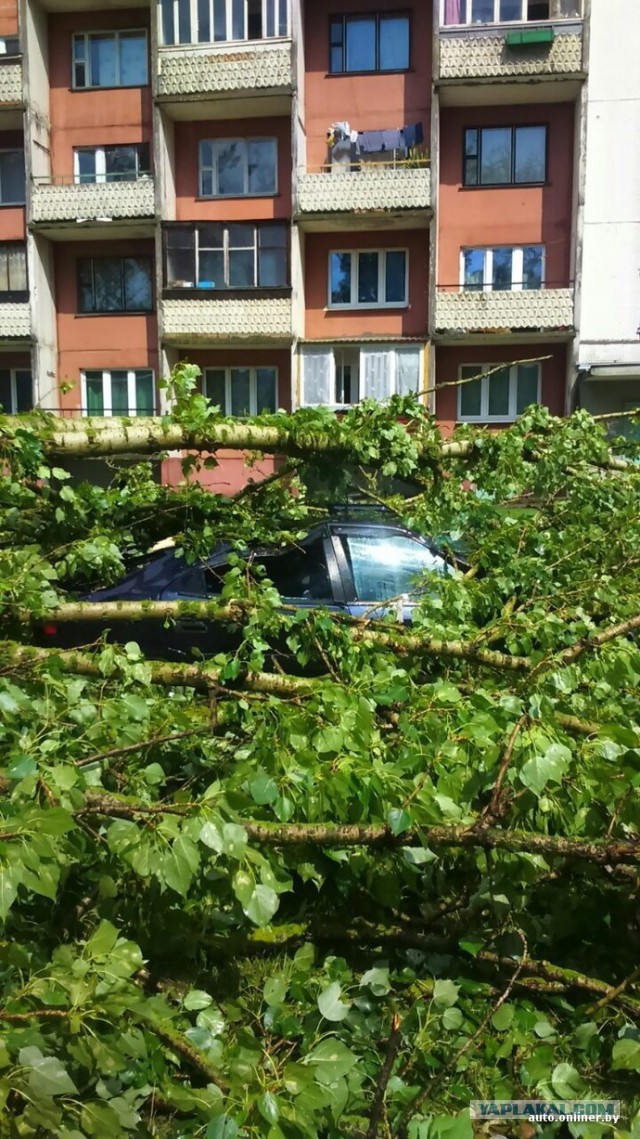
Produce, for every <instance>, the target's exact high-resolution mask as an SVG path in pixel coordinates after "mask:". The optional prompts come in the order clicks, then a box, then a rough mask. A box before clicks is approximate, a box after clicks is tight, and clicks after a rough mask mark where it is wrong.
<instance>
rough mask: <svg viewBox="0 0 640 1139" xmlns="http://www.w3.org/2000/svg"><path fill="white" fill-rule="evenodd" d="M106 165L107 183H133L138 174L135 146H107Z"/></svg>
mask: <svg viewBox="0 0 640 1139" xmlns="http://www.w3.org/2000/svg"><path fill="white" fill-rule="evenodd" d="M104 164H105V173H106V176H107V182H132V181H133V180H134V179H135V178H136V175H137V173H138V151H137V148H136V147H135V146H106V147H105V151H104Z"/></svg>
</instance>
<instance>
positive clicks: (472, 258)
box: [463, 249, 485, 289]
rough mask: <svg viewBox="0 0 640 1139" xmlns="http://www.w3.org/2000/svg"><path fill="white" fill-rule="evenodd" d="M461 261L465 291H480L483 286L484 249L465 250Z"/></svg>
mask: <svg viewBox="0 0 640 1139" xmlns="http://www.w3.org/2000/svg"><path fill="white" fill-rule="evenodd" d="M463 259H464V287H465V289H481V288H482V287H483V285H484V260H485V251H484V249H465V250H464V253H463Z"/></svg>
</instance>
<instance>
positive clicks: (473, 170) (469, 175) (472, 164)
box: [464, 158, 478, 186]
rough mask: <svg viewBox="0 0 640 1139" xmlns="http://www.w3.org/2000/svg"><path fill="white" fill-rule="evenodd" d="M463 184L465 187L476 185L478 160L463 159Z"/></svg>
mask: <svg viewBox="0 0 640 1139" xmlns="http://www.w3.org/2000/svg"><path fill="white" fill-rule="evenodd" d="M464 184H465V186H477V185H478V159H477V158H465V160H464Z"/></svg>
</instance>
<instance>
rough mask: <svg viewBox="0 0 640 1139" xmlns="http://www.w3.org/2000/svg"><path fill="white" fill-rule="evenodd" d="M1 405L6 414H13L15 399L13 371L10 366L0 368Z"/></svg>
mask: <svg viewBox="0 0 640 1139" xmlns="http://www.w3.org/2000/svg"><path fill="white" fill-rule="evenodd" d="M0 407H1V408H2V410H3V412H4V413H5V415H12V414H13V410H14V408H13V400H12V398H11V372H10V371H9V369H8V368H2V369H0Z"/></svg>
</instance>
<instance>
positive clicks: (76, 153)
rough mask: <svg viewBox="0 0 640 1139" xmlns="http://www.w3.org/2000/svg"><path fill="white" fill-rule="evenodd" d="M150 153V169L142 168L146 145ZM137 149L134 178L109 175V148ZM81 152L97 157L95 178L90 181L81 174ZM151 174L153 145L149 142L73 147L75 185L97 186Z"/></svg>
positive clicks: (133, 179) (129, 180)
mask: <svg viewBox="0 0 640 1139" xmlns="http://www.w3.org/2000/svg"><path fill="white" fill-rule="evenodd" d="M145 146H146V148H147V150H148V153H149V169H148V170H144V169H141V168H140V150H141V148H142V147H145ZM120 148H121V149H122V150H125V149H126V150H135V151H136V173H135V177H133V178H110V177H108V175H107V159H106V155H107V151H108V150H118V149H120ZM81 154H93V156H94V159H95V178H94V179H93V180H92V181H89V180H88V179H86V178H84V179H83V178H82V176H81V174H80V162H79V158H80V155H81ZM150 176H151V145H150V143H148V142H116V143H107V144H105V145H103V146H74V148H73V180H74V183H75V185H78V186H95V185H98V184H100V185H104V184H106V183H112V182H137V181H138V179H139V178H145V177H150Z"/></svg>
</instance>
